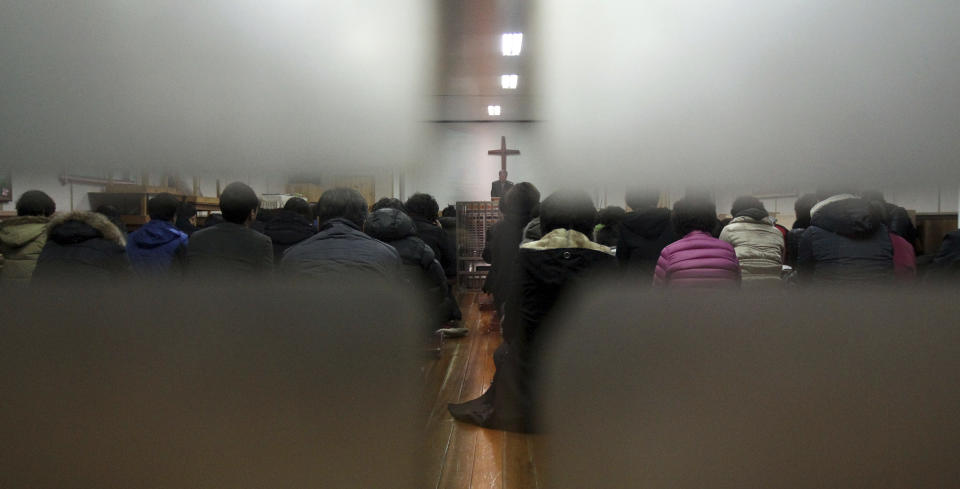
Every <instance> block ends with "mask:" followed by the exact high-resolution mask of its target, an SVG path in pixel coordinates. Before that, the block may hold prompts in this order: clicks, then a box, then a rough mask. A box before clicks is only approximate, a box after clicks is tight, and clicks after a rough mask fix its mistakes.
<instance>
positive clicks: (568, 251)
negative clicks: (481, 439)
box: [448, 235, 616, 431]
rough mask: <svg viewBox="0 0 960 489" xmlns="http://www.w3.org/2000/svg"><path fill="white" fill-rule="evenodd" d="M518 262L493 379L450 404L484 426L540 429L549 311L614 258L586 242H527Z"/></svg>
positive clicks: (453, 410) (460, 415) (612, 267)
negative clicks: (540, 376) (540, 373)
mask: <svg viewBox="0 0 960 489" xmlns="http://www.w3.org/2000/svg"><path fill="white" fill-rule="evenodd" d="M581 236H582V235H581ZM538 243H542V241H541V242H538ZM517 266H518V268H517V274H516V285H515V286H514V287H512V290H513V295H512V296H511V299H510V302H509V305H508V308H509V309H508V313H507V316H506V321H505V322H504V325H503V333H504V342H503V344H502V345H501V346H500V347H499V348H497V351H496V352H494V355H493V358H494V364H495V365H496V372H495V374H494V377H493V384H492V385H491V386H490V388H489V389H487V391H486V392H485V393H484V394H483V395H482V396H480V397H479V398H477V399H474V400H471V401H467V402H465V403H462V404H451V405H450V406H448V409H449V410H450V413H451V414H452V415H453V416H454V417H455V418H457V419H459V420H462V421H466V422H469V423H473V424H476V425H479V426H483V427H486V428H494V429H505V430H511V431H536V429H537V424H536V420H535V419H534V417H533V415H534V414H535V413H536V412H537V406H536V391H537V386H536V383H535V379H536V377H537V368H538V365H539V363H540V357H541V354H540V353H539V349H540V345H541V344H544V343H545V341H544V340H545V336H549V334H550V333H551V327H552V326H553V322H552V321H550V320H549V317H550V313H551V312H552V311H553V310H554V308H555V306H556V304H557V302H558V300H562V299H563V298H564V297H565V294H566V293H568V292H569V291H570V290H572V289H574V288H575V287H576V286H578V285H579V284H582V283H585V282H586V281H587V280H588V279H589V278H590V277H593V276H596V275H601V274H603V273H605V272H606V273H609V272H610V271H613V270H615V269H616V259H615V258H614V257H613V255H610V254H607V253H604V252H602V251H596V250H592V249H584V248H550V249H527V248H524V249H522V250H521V251H520V252H519V254H518V258H517Z"/></svg>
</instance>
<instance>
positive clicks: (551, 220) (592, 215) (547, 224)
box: [540, 190, 597, 238]
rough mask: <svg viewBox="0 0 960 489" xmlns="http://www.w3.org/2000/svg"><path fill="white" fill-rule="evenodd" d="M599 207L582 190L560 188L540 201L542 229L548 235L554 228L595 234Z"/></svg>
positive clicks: (587, 234)
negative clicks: (594, 228) (594, 229)
mask: <svg viewBox="0 0 960 489" xmlns="http://www.w3.org/2000/svg"><path fill="white" fill-rule="evenodd" d="M596 223H597V208H596V207H594V205H593V201H592V200H591V199H590V196H589V195H587V193H586V192H584V191H582V190H559V191H557V192H554V193H552V194H550V196H549V197H547V198H546V199H544V200H543V202H541V203H540V231H541V233H542V234H543V235H546V234H547V233H549V232H550V231H553V230H554V229H560V228H563V229H573V230H575V231H579V232H581V233H583V234H585V235H586V236H587V237H588V238H589V237H591V236H592V235H593V226H594V225H596Z"/></svg>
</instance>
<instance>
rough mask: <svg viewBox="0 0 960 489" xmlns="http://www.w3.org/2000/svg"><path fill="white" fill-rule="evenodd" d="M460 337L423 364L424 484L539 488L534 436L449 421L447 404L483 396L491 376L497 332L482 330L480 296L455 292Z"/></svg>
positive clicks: (456, 488) (459, 488)
mask: <svg viewBox="0 0 960 489" xmlns="http://www.w3.org/2000/svg"><path fill="white" fill-rule="evenodd" d="M459 298H460V307H461V309H462V310H463V325H464V326H465V327H467V328H469V329H470V334H469V335H467V336H466V337H465V338H458V339H448V340H446V341H445V342H444V345H443V347H442V351H441V353H440V356H439V358H437V359H436V360H429V361H428V362H427V365H426V366H425V367H424V382H425V390H424V393H425V394H424V395H425V399H424V401H425V409H427V410H428V411H429V415H428V419H427V423H426V427H425V428H426V448H425V450H426V452H425V457H426V458H425V460H426V462H427V466H426V474H425V477H426V481H425V487H428V488H435V489H467V488H474V489H480V488H483V489H488V488H490V489H514V488H516V489H535V488H539V487H541V482H540V480H541V479H540V475H539V474H538V473H537V465H536V463H535V462H534V437H533V436H532V435H523V434H518V433H510V432H505V431H498V430H488V429H485V428H479V427H476V426H473V425H469V424H466V423H461V422H458V421H454V420H453V418H452V417H451V416H450V413H449V412H447V403H450V402H462V401H467V400H470V399H473V398H475V397H477V396H479V395H480V394H482V393H483V392H484V391H485V390H486V389H487V388H488V387H489V386H490V380H491V379H492V378H493V372H494V366H493V351H494V350H495V349H496V348H497V346H499V345H500V342H501V337H500V333H499V331H495V332H487V328H488V324H489V322H490V319H491V317H492V314H493V313H492V312H491V311H481V310H480V308H479V302H478V301H479V295H478V294H477V293H474V292H465V293H462V294H460V295H459Z"/></svg>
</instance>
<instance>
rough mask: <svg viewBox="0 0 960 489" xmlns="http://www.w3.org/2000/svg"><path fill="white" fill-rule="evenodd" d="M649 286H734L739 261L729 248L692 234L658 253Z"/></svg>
mask: <svg viewBox="0 0 960 489" xmlns="http://www.w3.org/2000/svg"><path fill="white" fill-rule="evenodd" d="M653 284H654V285H656V286H664V287H708V288H715V287H738V286H739V285H740V262H739V260H737V253H736V251H734V249H733V245H731V244H730V243H728V242H726V241H721V240H719V239H717V238H714V237H713V236H712V235H711V234H710V233H707V232H705V231H692V232H690V233H689V234H687V235H686V236H684V237H683V239H680V240H679V241H675V242H673V243H671V244H669V245H667V246H666V247H665V248H664V249H663V251H662V252H661V253H660V259H658V260H657V268H656V270H655V271H654V275H653Z"/></svg>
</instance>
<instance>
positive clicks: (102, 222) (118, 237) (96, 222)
mask: <svg viewBox="0 0 960 489" xmlns="http://www.w3.org/2000/svg"><path fill="white" fill-rule="evenodd" d="M67 221H80V222H82V223H84V224H86V225H88V226H90V227H92V228H93V229H96V230H97V231H100V234H102V235H103V238H104V239H106V240H109V241H113V242H114V243H117V244H118V245H120V246H123V247H126V246H127V240H125V239H123V234H122V233H121V232H120V230H119V229H117V226H114V225H113V223H112V222H110V219H107V216H104V215H103V214H97V213H96V212H87V211H73V212H67V213H64V214H57V215H55V216H53V219H50V226H49V227H47V233H48V235H49V233H50V231H52V230H53V228H55V227H57V226H58V225H60V224H63V223H65V222H67Z"/></svg>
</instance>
